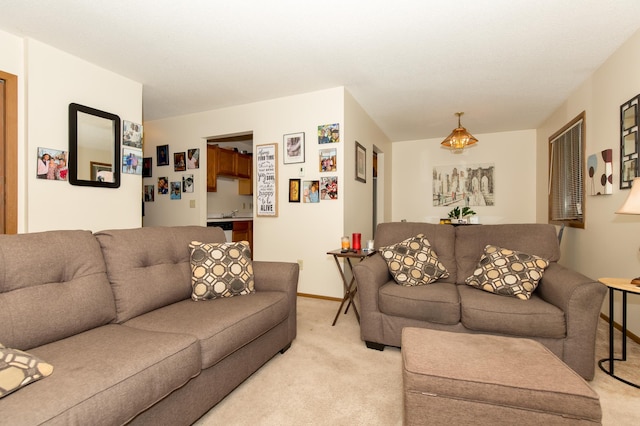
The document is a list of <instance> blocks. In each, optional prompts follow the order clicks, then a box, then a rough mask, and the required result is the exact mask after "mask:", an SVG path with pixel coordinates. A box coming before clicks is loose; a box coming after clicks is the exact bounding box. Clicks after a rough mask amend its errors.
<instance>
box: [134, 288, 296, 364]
mask: <svg viewBox="0 0 640 426" xmlns="http://www.w3.org/2000/svg"><path fill="white" fill-rule="evenodd" d="M288 314H289V299H288V298H287V295H286V294H285V293H284V292H280V291H260V292H256V293H254V294H251V295H248V296H244V297H225V298H220V299H214V300H204V301H202V302H197V303H196V302H193V301H192V300H184V301H182V302H178V303H174V304H172V305H169V306H165V307H164V308H160V309H156V310H155V311H153V312H149V313H147V314H144V315H141V316H138V317H136V318H133V319H131V320H129V321H127V322H126V323H125V324H126V325H127V326H129V327H135V328H140V329H144V330H159V331H166V332H171V333H189V334H191V335H193V336H195V337H196V338H197V339H198V340H199V341H200V348H201V350H202V368H203V369H205V368H209V367H211V366H212V365H214V364H215V363H217V362H218V361H220V360H221V359H223V358H225V357H226V356H228V355H229V354H232V353H233V352H235V351H236V350H238V349H239V348H241V347H243V346H245V345H246V344H248V343H250V342H251V341H253V340H254V339H256V338H258V337H259V336H261V335H263V334H264V333H266V332H267V331H269V330H271V329H272V328H274V327H275V326H277V325H278V324H280V323H281V322H283V321H285V320H287V318H288Z"/></svg>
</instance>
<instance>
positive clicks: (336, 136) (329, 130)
mask: <svg viewBox="0 0 640 426" xmlns="http://www.w3.org/2000/svg"><path fill="white" fill-rule="evenodd" d="M336 142H340V123H334V124H323V125H321V126H318V143H336Z"/></svg>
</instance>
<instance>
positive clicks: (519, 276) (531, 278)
mask: <svg viewBox="0 0 640 426" xmlns="http://www.w3.org/2000/svg"><path fill="white" fill-rule="evenodd" d="M547 266H549V261H548V260H545V259H543V258H541V257H538V256H535V255H532V254H526V253H522V252H519V251H515V250H509V249H505V248H501V247H496V246H492V245H488V246H486V247H485V248H484V253H483V254H482V257H481V258H480V262H479V263H478V266H477V268H476V270H475V271H473V275H471V276H470V277H468V278H467V279H466V280H465V282H466V283H467V284H468V285H470V286H473V287H477V288H479V289H482V290H485V291H488V292H491V293H496V294H501V295H504V296H514V297H517V298H518V299H522V300H528V299H529V298H530V297H531V294H532V293H533V291H534V290H535V289H536V287H537V286H538V282H539V281H540V279H541V278H542V274H543V272H544V270H545V269H546V268H547Z"/></svg>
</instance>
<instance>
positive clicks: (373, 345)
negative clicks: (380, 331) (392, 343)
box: [364, 341, 384, 351]
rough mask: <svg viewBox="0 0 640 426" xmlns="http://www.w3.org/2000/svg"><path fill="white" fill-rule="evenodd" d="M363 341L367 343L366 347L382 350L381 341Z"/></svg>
mask: <svg viewBox="0 0 640 426" xmlns="http://www.w3.org/2000/svg"><path fill="white" fill-rule="evenodd" d="M364 343H365V344H366V345H367V348H369V349H375V350H376V351H384V345H383V344H382V343H376V342H369V341H365V342H364Z"/></svg>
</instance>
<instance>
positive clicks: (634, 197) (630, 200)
mask: <svg viewBox="0 0 640 426" xmlns="http://www.w3.org/2000/svg"><path fill="white" fill-rule="evenodd" d="M616 213H617V214H640V177H637V178H635V179H633V183H632V184H631V192H629V196H628V197H627V200H626V201H625V202H624V204H623V205H622V207H620V208H619V209H618V211H616ZM631 284H635V285H640V277H637V278H634V279H632V280H631Z"/></svg>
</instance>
